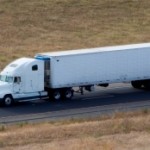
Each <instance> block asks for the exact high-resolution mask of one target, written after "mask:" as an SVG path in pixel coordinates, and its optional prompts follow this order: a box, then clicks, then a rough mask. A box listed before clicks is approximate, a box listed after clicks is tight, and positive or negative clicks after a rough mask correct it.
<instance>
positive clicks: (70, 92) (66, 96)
mask: <svg viewBox="0 0 150 150" xmlns="http://www.w3.org/2000/svg"><path fill="white" fill-rule="evenodd" d="M62 95H63V99H71V98H72V97H73V90H72V88H68V89H64V90H63V91H62Z"/></svg>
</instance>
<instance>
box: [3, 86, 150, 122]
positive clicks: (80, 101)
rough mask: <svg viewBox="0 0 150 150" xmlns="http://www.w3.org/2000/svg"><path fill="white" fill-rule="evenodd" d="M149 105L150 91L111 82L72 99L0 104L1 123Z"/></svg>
mask: <svg viewBox="0 0 150 150" xmlns="http://www.w3.org/2000/svg"><path fill="white" fill-rule="evenodd" d="M146 108H150V91H144V90H137V89H134V88H132V87H131V85H130V84H128V83H125V84H112V85H111V86H110V87H108V88H103V87H98V88H96V90H95V91H94V92H91V93H89V92H86V93H85V94H84V95H80V94H79V93H77V94H75V96H74V98H73V99H72V100H67V101H59V102H49V101H43V100H39V101H33V102H24V103H19V104H17V105H15V106H13V107H9V108H7V107H0V123H1V124H8V123H17V122H38V121H53V120H62V119H72V118H85V117H96V116H99V115H103V114H111V113H114V112H118V111H132V110H133V111H134V110H140V109H146Z"/></svg>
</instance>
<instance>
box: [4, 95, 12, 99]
mask: <svg viewBox="0 0 150 150" xmlns="http://www.w3.org/2000/svg"><path fill="white" fill-rule="evenodd" d="M7 96H10V97H11V98H12V99H13V100H14V98H13V96H12V95H11V94H6V95H5V96H4V98H5V97H7Z"/></svg>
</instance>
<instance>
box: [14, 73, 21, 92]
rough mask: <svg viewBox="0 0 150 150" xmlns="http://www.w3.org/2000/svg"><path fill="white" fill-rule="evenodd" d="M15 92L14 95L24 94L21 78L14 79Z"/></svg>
mask: <svg viewBox="0 0 150 150" xmlns="http://www.w3.org/2000/svg"><path fill="white" fill-rule="evenodd" d="M13 91H14V93H20V92H22V83H21V77H19V76H17V77H14V84H13Z"/></svg>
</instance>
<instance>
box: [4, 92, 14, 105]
mask: <svg viewBox="0 0 150 150" xmlns="http://www.w3.org/2000/svg"><path fill="white" fill-rule="evenodd" d="M3 104H4V105H5V106H7V107H9V106H11V105H12V104H13V98H12V96H10V95H6V96H5V97H4V99H3Z"/></svg>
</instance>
